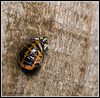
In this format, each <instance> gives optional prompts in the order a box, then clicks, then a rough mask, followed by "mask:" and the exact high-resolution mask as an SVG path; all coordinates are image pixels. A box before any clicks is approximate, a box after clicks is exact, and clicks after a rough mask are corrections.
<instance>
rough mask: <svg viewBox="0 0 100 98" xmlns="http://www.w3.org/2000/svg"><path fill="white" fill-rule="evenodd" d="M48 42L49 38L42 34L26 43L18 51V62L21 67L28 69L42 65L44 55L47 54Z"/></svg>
mask: <svg viewBox="0 0 100 98" xmlns="http://www.w3.org/2000/svg"><path fill="white" fill-rule="evenodd" d="M47 50H48V43H47V38H46V37H44V36H40V37H38V38H33V39H30V41H29V42H28V43H27V44H24V45H23V46H22V47H21V48H20V51H19V53H18V64H19V66H20V68H23V69H25V70H28V71H32V70H33V69H35V68H37V67H38V66H40V63H41V62H42V61H43V59H44V57H45V56H46V55H47Z"/></svg>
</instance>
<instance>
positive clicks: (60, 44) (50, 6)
mask: <svg viewBox="0 0 100 98" xmlns="http://www.w3.org/2000/svg"><path fill="white" fill-rule="evenodd" d="M98 7H99V4H98V2H2V10H1V11H2V96H98ZM40 35H42V36H46V37H47V38H48V45H49V46H48V55H47V57H45V59H44V60H43V62H42V63H41V69H40V70H39V71H38V72H37V74H35V75H32V76H27V75H25V74H24V73H23V72H22V71H21V70H20V69H19V67H18V64H17V55H18V51H19V49H20V47H21V45H23V44H25V43H27V42H28V40H29V39H31V38H35V37H38V36H40Z"/></svg>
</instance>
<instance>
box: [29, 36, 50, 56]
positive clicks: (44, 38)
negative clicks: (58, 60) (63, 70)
mask: <svg viewBox="0 0 100 98" xmlns="http://www.w3.org/2000/svg"><path fill="white" fill-rule="evenodd" d="M33 40H38V41H40V43H41V45H42V46H43V52H44V56H46V55H47V50H48V43H47V38H46V37H45V36H40V37H37V38H33V39H31V40H30V42H32V41H33Z"/></svg>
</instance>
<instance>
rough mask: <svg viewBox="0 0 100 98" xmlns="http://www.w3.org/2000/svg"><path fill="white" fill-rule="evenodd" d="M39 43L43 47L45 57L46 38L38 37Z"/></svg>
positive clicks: (46, 48)
mask: <svg viewBox="0 0 100 98" xmlns="http://www.w3.org/2000/svg"><path fill="white" fill-rule="evenodd" d="M39 41H40V43H41V44H42V46H43V50H44V56H45V55H47V50H48V43H47V38H46V37H44V36H41V37H39Z"/></svg>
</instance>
